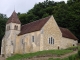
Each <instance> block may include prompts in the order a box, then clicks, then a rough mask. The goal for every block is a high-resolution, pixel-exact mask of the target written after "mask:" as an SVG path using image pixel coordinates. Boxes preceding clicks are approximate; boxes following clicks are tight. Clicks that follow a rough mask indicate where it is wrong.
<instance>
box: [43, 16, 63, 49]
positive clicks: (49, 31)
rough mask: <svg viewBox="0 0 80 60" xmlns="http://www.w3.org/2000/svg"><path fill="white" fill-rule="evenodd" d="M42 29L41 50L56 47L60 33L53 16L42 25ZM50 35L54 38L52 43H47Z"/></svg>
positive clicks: (59, 39)
mask: <svg viewBox="0 0 80 60" xmlns="http://www.w3.org/2000/svg"><path fill="white" fill-rule="evenodd" d="M42 30H43V50H49V49H50V50H51V49H58V46H59V45H60V43H59V42H60V41H61V37H62V33H61V31H60V29H59V27H58V25H57V23H56V21H55V20H54V18H53V16H51V18H50V19H49V20H48V21H47V23H46V24H45V25H44V26H43V28H42ZM50 37H52V38H53V39H54V44H49V38H50Z"/></svg>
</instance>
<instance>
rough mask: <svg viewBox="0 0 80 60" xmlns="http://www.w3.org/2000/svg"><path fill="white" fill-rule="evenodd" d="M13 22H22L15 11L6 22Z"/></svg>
mask: <svg viewBox="0 0 80 60" xmlns="http://www.w3.org/2000/svg"><path fill="white" fill-rule="evenodd" d="M11 22H12V23H17V24H21V22H20V20H19V18H18V16H17V14H16V12H15V11H14V12H13V13H12V15H11V17H10V18H9V20H8V21H7V23H6V24H8V23H11Z"/></svg>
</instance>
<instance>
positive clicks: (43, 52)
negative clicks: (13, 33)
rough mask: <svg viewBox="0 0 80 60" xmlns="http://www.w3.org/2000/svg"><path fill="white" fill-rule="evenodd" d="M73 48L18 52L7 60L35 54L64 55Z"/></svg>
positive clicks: (16, 59)
mask: <svg viewBox="0 0 80 60" xmlns="http://www.w3.org/2000/svg"><path fill="white" fill-rule="evenodd" d="M72 51H73V50H45V51H39V52H35V53H27V54H16V55H13V56H11V57H9V58H7V60H19V59H23V58H32V57H35V56H46V55H58V56H60V55H64V54H66V53H70V52H72Z"/></svg>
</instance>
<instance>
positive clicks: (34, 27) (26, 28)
mask: <svg viewBox="0 0 80 60" xmlns="http://www.w3.org/2000/svg"><path fill="white" fill-rule="evenodd" d="M50 17H51V16H49V17H46V18H43V19H40V20H37V21H34V22H31V23H28V24H25V25H23V26H22V27H21V32H20V34H19V35H23V34H26V33H30V32H34V31H39V30H40V29H41V28H42V27H43V26H44V24H45V23H46V22H47V21H48V20H49V18H50Z"/></svg>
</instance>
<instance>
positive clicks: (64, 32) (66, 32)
mask: <svg viewBox="0 0 80 60" xmlns="http://www.w3.org/2000/svg"><path fill="white" fill-rule="evenodd" d="M59 28H60V30H61V32H62V36H63V37H66V38H70V39H74V40H78V38H76V36H74V34H72V33H71V32H70V30H68V29H66V28H62V27H59Z"/></svg>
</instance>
